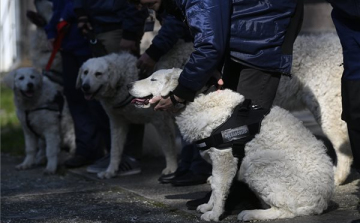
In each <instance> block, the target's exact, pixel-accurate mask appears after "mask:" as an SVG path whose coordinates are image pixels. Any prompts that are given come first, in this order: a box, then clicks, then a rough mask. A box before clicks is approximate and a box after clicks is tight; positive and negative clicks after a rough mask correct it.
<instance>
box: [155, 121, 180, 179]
mask: <svg viewBox="0 0 360 223" xmlns="http://www.w3.org/2000/svg"><path fill="white" fill-rule="evenodd" d="M160 121H161V122H153V125H154V126H155V129H156V130H157V132H158V135H159V136H160V137H161V139H162V144H161V150H162V152H163V153H164V156H165V161H166V167H165V169H163V170H162V174H170V173H173V172H175V170H176V169H177V166H178V164H177V152H176V145H175V124H174V121H173V120H172V119H171V118H170V117H165V118H164V119H161V120H160Z"/></svg>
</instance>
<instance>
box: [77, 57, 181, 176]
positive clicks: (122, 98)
mask: <svg viewBox="0 0 360 223" xmlns="http://www.w3.org/2000/svg"><path fill="white" fill-rule="evenodd" d="M137 79H138V70H137V68H136V58H135V57H134V56H132V55H130V54H129V53H121V54H110V55H107V56H104V57H99V58H93V59H90V60H88V61H86V62H85V63H84V64H83V65H82V67H81V68H80V71H79V75H78V80H77V87H78V88H81V89H82V90H83V92H84V95H85V98H86V99H88V100H90V99H93V98H95V99H97V100H99V101H100V103H101V104H102V106H103V107H104V109H105V111H106V113H107V114H108V116H109V119H110V128H111V152H110V164H109V166H108V168H107V170H106V171H104V172H100V173H98V177H100V178H111V177H114V176H115V175H116V172H117V170H118V167H119V164H120V159H121V155H122V153H123V147H124V143H125V138H126V135H127V132H128V124H130V123H138V124H139V123H152V124H153V125H154V127H155V128H156V130H157V131H158V133H159V136H160V137H162V140H161V143H162V151H163V153H164V154H165V159H166V168H165V169H164V170H163V171H162V173H163V174H169V173H172V172H174V171H175V170H176V168H177V152H176V147H175V124H174V121H173V119H172V118H171V116H170V115H169V114H166V113H163V114H161V115H159V114H155V112H154V111H152V110H139V109H136V108H135V107H134V106H133V105H131V104H130V101H131V97H130V95H129V93H128V90H127V85H128V84H129V83H131V82H133V81H135V80H137Z"/></svg>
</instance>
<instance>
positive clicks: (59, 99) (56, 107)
mask: <svg viewBox="0 0 360 223" xmlns="http://www.w3.org/2000/svg"><path fill="white" fill-rule="evenodd" d="M64 104H65V100H64V97H63V96H62V94H61V93H60V92H59V91H58V92H57V94H56V95H55V97H54V99H53V100H52V101H51V102H50V103H48V104H46V105H45V106H42V107H38V108H35V109H32V110H26V111H25V122H26V126H27V127H28V129H29V130H30V131H31V132H32V133H34V135H35V136H37V137H41V136H40V134H38V133H37V132H36V131H35V130H34V128H33V127H32V126H31V125H30V119H29V114H30V113H31V112H35V111H39V110H49V111H53V112H59V119H61V116H62V110H63V108H64Z"/></svg>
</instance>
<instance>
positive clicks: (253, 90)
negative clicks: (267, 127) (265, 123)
mask: <svg viewBox="0 0 360 223" xmlns="http://www.w3.org/2000/svg"><path fill="white" fill-rule="evenodd" d="M223 73H224V75H223V81H224V87H225V88H229V89H231V90H233V91H237V92H239V93H240V94H241V95H243V96H244V97H245V98H246V99H251V101H252V103H253V104H255V105H259V106H260V107H263V108H271V106H272V104H273V102H274V99H275V96H276V91H277V88H278V86H279V82H280V76H281V75H280V74H279V73H272V72H266V71H261V70H258V69H255V68H251V67H247V66H245V65H242V64H240V63H237V62H235V61H233V60H231V59H230V58H228V59H227V60H226V62H225V66H224V70H223Z"/></svg>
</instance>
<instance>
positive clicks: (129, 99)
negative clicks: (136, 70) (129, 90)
mask: <svg viewBox="0 0 360 223" xmlns="http://www.w3.org/2000/svg"><path fill="white" fill-rule="evenodd" d="M133 99H134V97H133V96H132V95H131V94H128V95H127V96H126V98H125V99H124V100H122V101H121V102H120V103H118V104H116V105H114V106H113V109H118V108H123V107H125V106H126V105H128V104H130V103H131V101H132V100H133Z"/></svg>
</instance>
